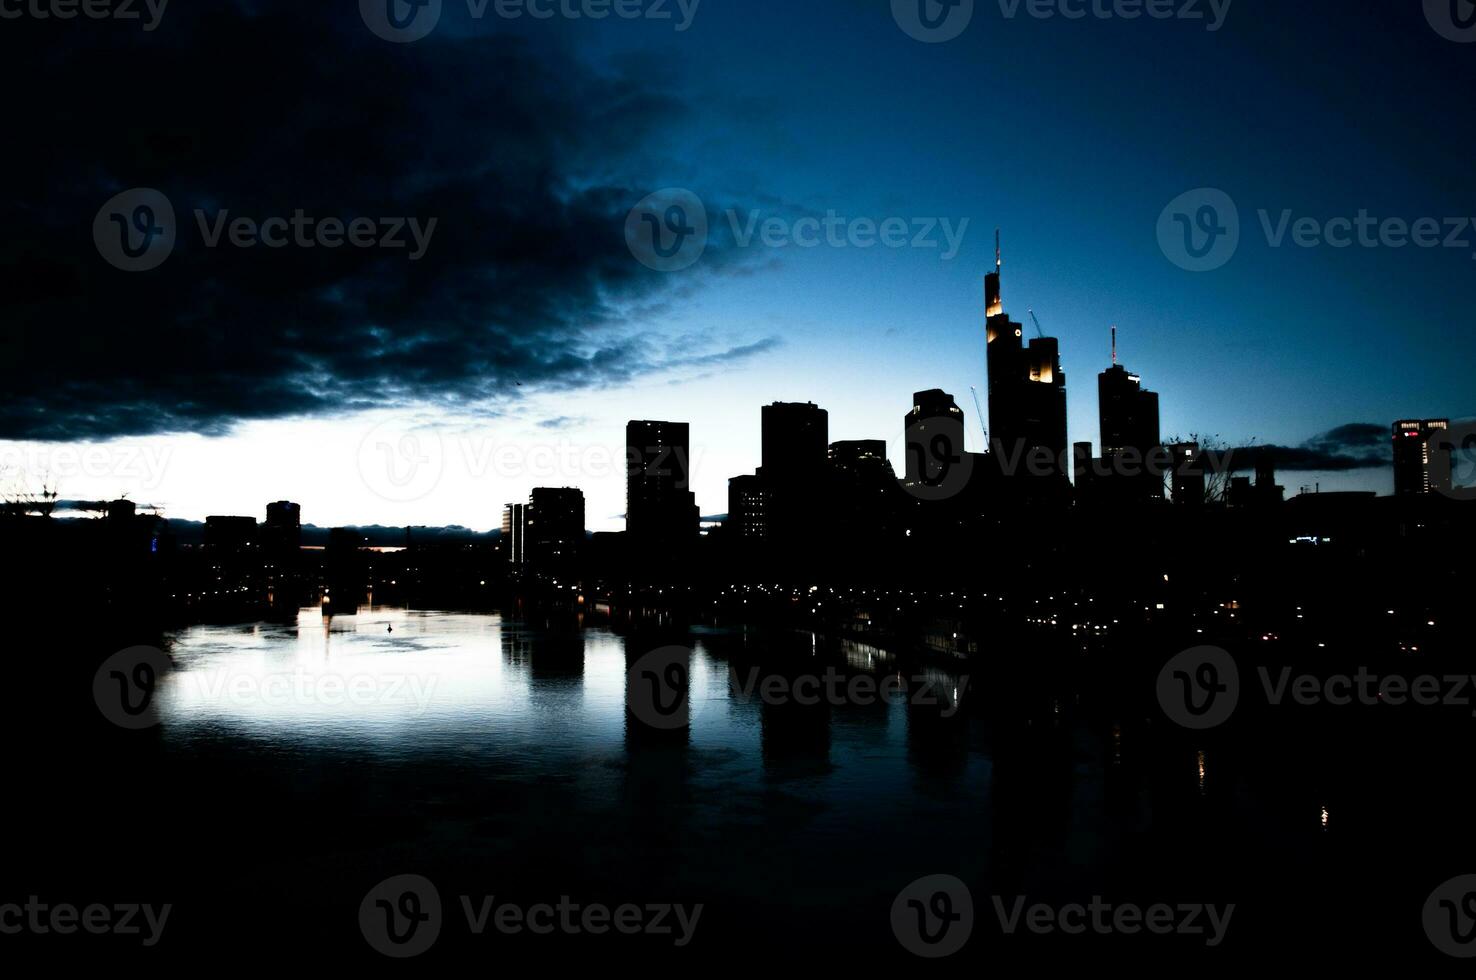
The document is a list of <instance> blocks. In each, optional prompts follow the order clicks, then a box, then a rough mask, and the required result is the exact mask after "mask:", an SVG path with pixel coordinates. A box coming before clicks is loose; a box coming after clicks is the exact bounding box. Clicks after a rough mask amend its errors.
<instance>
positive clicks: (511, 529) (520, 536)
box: [502, 504, 527, 571]
mask: <svg viewBox="0 0 1476 980" xmlns="http://www.w3.org/2000/svg"><path fill="white" fill-rule="evenodd" d="M525 506H526V505H524V504H505V505H503V508H502V553H503V555H504V556H506V558H507V563H508V564H509V565H511V566H512V567H513V569H514V570H515V571H516V570H520V569H521V568H522V567H523V564H524V562H525V561H526V557H527V556H526V554H525V553H524V544H523V541H524V531H525V525H524V509H525Z"/></svg>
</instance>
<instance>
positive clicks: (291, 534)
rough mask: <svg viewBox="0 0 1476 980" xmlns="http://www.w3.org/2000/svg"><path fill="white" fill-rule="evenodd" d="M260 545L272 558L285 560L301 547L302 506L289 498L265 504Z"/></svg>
mask: <svg viewBox="0 0 1476 980" xmlns="http://www.w3.org/2000/svg"><path fill="white" fill-rule="evenodd" d="M262 546H263V548H264V549H265V550H266V552H267V553H268V554H269V555H270V556H271V557H272V558H273V560H278V561H281V560H287V559H290V558H293V557H295V556H296V555H297V552H298V549H300V548H301V547H302V507H300V506H299V505H297V504H294V503H292V502H291V501H289V500H279V501H277V502H276V503H271V504H267V509H266V525H265V526H264V527H263V529H262Z"/></svg>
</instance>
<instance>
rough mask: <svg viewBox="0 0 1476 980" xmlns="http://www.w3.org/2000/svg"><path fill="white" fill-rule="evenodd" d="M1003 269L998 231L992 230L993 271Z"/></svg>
mask: <svg viewBox="0 0 1476 980" xmlns="http://www.w3.org/2000/svg"><path fill="white" fill-rule="evenodd" d="M1002 268H1004V258H1003V256H1002V253H1001V252H1000V250H999V229H998V228H996V229H994V271H995V272H999V271H1000V270H1001V269H1002Z"/></svg>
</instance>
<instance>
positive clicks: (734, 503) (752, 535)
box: [727, 474, 772, 541]
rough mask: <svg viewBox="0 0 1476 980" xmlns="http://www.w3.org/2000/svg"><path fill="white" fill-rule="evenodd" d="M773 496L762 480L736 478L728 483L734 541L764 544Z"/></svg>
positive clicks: (752, 477)
mask: <svg viewBox="0 0 1476 980" xmlns="http://www.w3.org/2000/svg"><path fill="white" fill-rule="evenodd" d="M771 497H772V495H771V494H770V492H769V488H768V486H767V485H766V484H765V483H764V480H763V478H762V477H759V476H754V475H751V474H750V475H745V476H735V477H733V478H732V479H731V480H729V481H728V523H727V526H728V528H729V529H730V530H729V533H730V535H731V537H732V539H733V540H735V541H763V540H765V539H767V538H768V536H769V516H770V515H769V512H770V509H771V507H772V499H771Z"/></svg>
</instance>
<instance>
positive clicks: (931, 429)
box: [902, 388, 965, 486]
mask: <svg viewBox="0 0 1476 980" xmlns="http://www.w3.org/2000/svg"><path fill="white" fill-rule="evenodd" d="M902 425H903V429H904V432H905V433H906V439H907V442H906V449H905V453H906V459H905V461H904V463H903V466H904V471H905V474H906V475H905V476H904V477H903V480H904V482H905V483H906V484H908V485H909V486H918V485H929V484H936V483H938V482H939V481H941V480H944V479H946V478H947V471H948V470H949V468H950V467H953V466H959V465H963V464H964V457H965V450H964V413H963V411H962V410H961V409H960V408H959V407H958V404H957V403H956V402H955V401H954V400H953V396H952V395H950V394H948V392H946V391H942V390H941V389H938V388H932V389H929V390H928V391H919V392H916V393H915V394H913V396H912V411H910V412H908V413H907V415H906V417H904V418H903V420H902Z"/></svg>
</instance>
